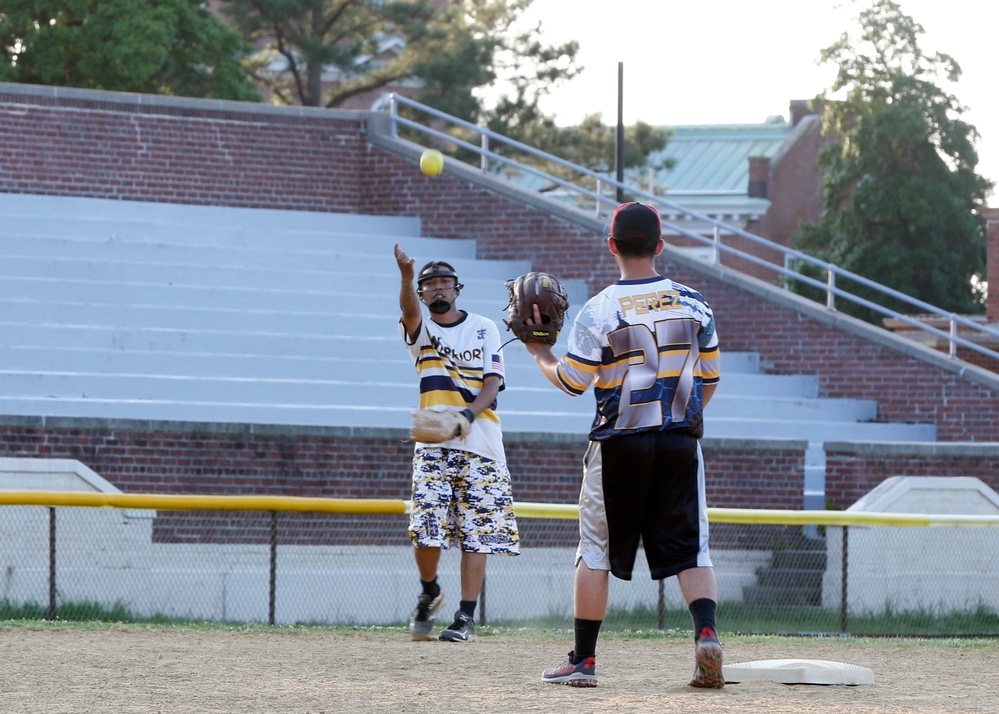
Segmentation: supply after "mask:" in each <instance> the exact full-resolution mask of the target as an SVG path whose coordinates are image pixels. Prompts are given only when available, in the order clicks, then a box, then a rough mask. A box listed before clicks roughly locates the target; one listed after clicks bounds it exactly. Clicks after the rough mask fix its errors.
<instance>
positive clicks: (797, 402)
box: [0, 194, 935, 442]
mask: <svg viewBox="0 0 999 714" xmlns="http://www.w3.org/2000/svg"><path fill="white" fill-rule="evenodd" d="M397 242H398V243H399V244H400V245H401V246H402V247H403V248H404V250H406V252H407V253H409V254H410V255H411V256H413V257H415V259H416V264H417V267H419V266H420V265H421V264H422V263H423V262H426V261H428V260H431V259H444V260H448V261H449V262H451V263H453V264H454V265H455V267H456V268H457V270H458V273H459V275H460V276H461V280H462V282H463V283H464V284H465V289H464V290H463V291H462V295H461V298H460V299H459V307H462V308H464V309H467V310H470V311H474V312H478V313H481V314H483V315H486V316H487V317H490V318H492V319H494V320H495V321H496V322H497V323H498V324H499V325H500V326H501V328H502V326H503V325H502V318H503V317H504V311H503V308H504V306H505V305H506V288H505V287H504V281H505V280H507V279H508V278H512V277H514V276H516V275H518V274H520V273H523V272H526V271H528V270H530V269H531V267H532V266H531V265H530V264H529V263H527V262H526V261H486V260H478V259H476V258H475V254H476V247H475V241H474V240H472V239H469V240H444V239H438V238H434V237H430V236H425V235H423V232H422V230H421V226H420V223H419V220H418V219H415V218H401V217H385V216H365V215H353V214H330V213H304V212H291V211H276V210H258V209H240V208H220V207H207V206H182V205H173V204H160V203H140V202H126V201H115V200H104V199H79V198H66V197H44V196H29V195H22V194H0V251H2V254H3V261H2V262H0V335H2V337H0V413H2V414H7V415H23V416H45V417H51V416H73V417H98V418H114V419H131V418H135V419H149V420H168V421H170V420H176V421H185V422H192V421H193V422H231V423H251V424H295V425H313V426H372V427H408V425H409V422H410V416H409V414H410V411H412V409H413V408H414V407H415V406H416V403H417V400H418V393H417V384H416V376H415V370H414V368H413V366H412V364H411V363H410V360H409V357H408V353H407V352H406V350H405V348H404V347H403V345H402V344H401V342H400V339H399V337H398V333H397V326H396V324H397V321H398V318H399V308H398V294H399V274H398V270H397V268H396V264H395V258H394V256H393V252H392V249H393V244H395V243H397ZM535 267H538V268H539V269H543V266H535ZM567 287H568V289H569V292H570V300H571V303H572V308H571V309H570V315H569V317H570V319H571V317H572V316H574V315H575V313H576V311H577V310H578V309H579V307H580V306H581V305H582V303H583V302H584V301H585V299H586V297H587V294H586V288H585V285H583V284H582V283H579V282H574V281H567ZM508 334H509V333H508ZM510 336H511V337H512V334H511V335H510ZM722 337H723V338H724V333H723V334H722ZM560 345H561V343H560ZM505 353H506V362H507V389H506V390H505V391H504V392H502V393H501V395H500V403H499V407H500V416H501V418H502V419H503V424H504V429H505V430H506V431H508V432H517V431H526V432H542V433H544V432H573V433H584V432H585V431H586V430H587V429H588V427H589V424H590V421H591V420H592V417H593V409H594V407H593V397H592V394H589V393H588V394H586V395H584V396H582V397H578V398H572V397H569V396H567V395H563V394H561V393H560V392H558V391H556V390H555V389H554V388H553V387H552V386H551V385H550V384H549V383H548V382H547V381H546V380H545V379H544V378H543V377H542V376H541V374H540V372H539V371H538V369H537V368H536V367H535V365H534V363H533V360H531V358H530V356H529V355H528V354H527V352H526V350H525V349H524V348H523V347H522V346H520V345H519V344H517V343H512V344H511V345H509V346H508V347H507V348H506V350H505ZM722 368H723V379H722V383H721V386H720V387H719V389H718V392H717V394H716V396H715V398H714V400H713V401H712V403H711V406H710V407H709V409H708V414H707V417H706V420H705V428H706V433H707V435H709V436H715V437H745V438H782V439H787V438H791V439H807V440H808V441H811V442H822V441H832V440H858V441H933V440H934V439H935V430H934V428H933V427H932V426H931V425H913V424H893V423H873V422H871V420H872V419H874V418H875V416H876V414H877V404H876V402H875V401H874V400H869V399H826V398H819V397H818V379H817V378H816V377H813V376H806V375H768V374H764V373H763V372H762V370H761V366H760V360H759V357H758V355H755V354H751V353H726V352H724V351H723V357H722Z"/></svg>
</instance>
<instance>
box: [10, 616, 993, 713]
mask: <svg viewBox="0 0 999 714" xmlns="http://www.w3.org/2000/svg"><path fill="white" fill-rule="evenodd" d="M568 646H569V645H568V643H563V641H562V640H561V639H552V638H551V637H549V638H547V639H530V638H526V637H522V636H520V635H516V636H514V635H487V636H482V637H480V638H479V641H478V642H476V643H473V644H468V645H465V644H452V643H444V642H409V641H408V640H407V639H406V637H405V635H404V634H402V632H401V631H400V634H399V636H398V637H396V636H394V635H390V634H388V635H387V634H384V633H375V634H372V633H358V634H353V633H348V634H339V633H331V632H328V631H322V632H316V631H308V630H298V631H295V632H289V633H283V632H273V631H263V632H258V631H215V630H213V631H197V630H190V629H184V630H167V629H144V628H141V627H135V626H131V627H104V628H101V629H93V630H84V629H79V628H54V629H53V628H33V627H8V628H0V687H2V688H0V707H2V709H3V711H6V712H20V713H22V714H30V713H33V712H46V714H50V713H52V712H116V713H126V712H171V713H177V712H185V713H186V712H212V713H219V714H228V713H230V712H231V713H233V714H236V713H237V712H238V713H239V714H247V713H248V712H268V713H270V712H296V713H315V714H318V713H320V712H387V711H391V712H434V713H435V714H437V713H440V712H490V713H492V712H570V711H571V712H580V713H586V712H614V714H623V713H625V712H652V711H655V712H694V711H707V712H711V713H712V714H725V713H728V712H765V713H766V714H778V713H782V712H788V713H791V712H793V713H794V714H811V713H815V712H824V713H827V714H828V713H831V714H847V713H848V712H849V714H857V713H858V712H878V713H879V714H894V713H899V714H901V713H903V712H905V713H908V712H940V714H944V713H945V712H946V713H948V714H950V713H953V712H995V711H997V709H999V648H997V647H996V645H995V644H994V643H982V642H978V643H976V642H961V641H957V642H954V641H949V642H937V641H933V642H926V641H917V640H830V639H809V638H771V639H762V638H756V639H746V638H742V639H738V638H737V639H733V640H732V641H730V642H727V643H725V656H726V661H727V662H731V663H735V662H745V661H751V660H763V659H798V658H801V659H823V660H831V661H836V662H847V663H850V664H856V665H860V666H864V667H868V668H870V669H871V670H873V672H874V677H875V683H874V684H873V685H869V686H868V685H865V686H859V687H843V686H815V685H796V686H788V685H781V684H776V683H773V682H753V683H743V684H731V685H729V686H726V687H725V688H724V689H722V690H696V689H693V688H691V687H689V686H687V685H686V682H687V679H688V677H689V674H690V670H691V669H692V661H693V660H692V646H691V645H690V643H688V642H679V641H674V640H648V639H642V640H627V639H617V638H608V639H607V640H605V641H601V643H600V647H599V651H598V656H597V674H598V676H599V677H600V686H599V687H597V688H596V689H573V688H570V687H564V686H558V685H551V684H543V683H542V682H540V681H539V676H538V675H539V673H540V671H541V670H542V669H543V668H544V667H546V666H550V665H552V664H556V663H558V662H559V661H561V659H562V658H563V656H564V654H565V650H567V649H568Z"/></svg>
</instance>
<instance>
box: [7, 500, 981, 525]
mask: <svg viewBox="0 0 999 714" xmlns="http://www.w3.org/2000/svg"><path fill="white" fill-rule="evenodd" d="M0 506H49V507H53V506H79V507H90V508H100V507H106V508H149V509H154V510H164V511H169V510H174V511H186V510H203V511H297V512H315V513H364V514H373V515H378V514H398V515H405V514H408V513H409V510H410V502H409V501H405V500H402V499H399V500H396V499H387V498H304V497H298V496H260V495H253V496H222V495H219V496H210V495H199V494H157V493H147V494H140V493H97V492H90V491H0ZM515 510H516V512H517V516H518V517H521V518H552V519H559V520H575V519H577V518H578V517H579V508H578V507H577V506H576V505H575V504H557V503H534V502H530V501H518V502H516V503H515ZM708 518H709V519H710V521H711V522H712V523H746V524H753V523H759V524H768V525H788V526H803V525H821V526H910V527H927V526H999V516H980V515H954V514H931V513H860V512H852V511H792V510H778V509H756V508H709V509H708Z"/></svg>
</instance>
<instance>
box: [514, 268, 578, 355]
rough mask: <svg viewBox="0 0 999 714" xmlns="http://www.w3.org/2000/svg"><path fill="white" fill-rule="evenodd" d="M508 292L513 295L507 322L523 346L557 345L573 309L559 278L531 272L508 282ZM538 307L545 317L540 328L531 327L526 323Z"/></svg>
mask: <svg viewBox="0 0 999 714" xmlns="http://www.w3.org/2000/svg"><path fill="white" fill-rule="evenodd" d="M506 289H507V290H508V291H509V293H510V304H509V305H507V306H506V310H507V319H506V320H504V322H505V323H506V326H507V329H509V330H510V331H511V332H513V334H514V335H516V337H517V339H518V340H520V341H521V342H544V343H545V344H549V345H554V344H555V340H557V339H558V333H559V332H561V331H562V324H563V322H564V321H565V313H566V310H568V309H569V296H568V295H567V294H566V292H565V287H563V285H562V283H560V282H559V281H558V278H556V277H555V276H554V275H549V274H548V273H535V272H531V273H527V274H526V275H521V276H520V277H519V278H514V279H513V280H507V281H506ZM534 305H537V306H538V310H539V312H540V313H541V324H540V325H528V324H527V322H526V320H527V319H528V318H532V317H533V316H534V310H533V306H534Z"/></svg>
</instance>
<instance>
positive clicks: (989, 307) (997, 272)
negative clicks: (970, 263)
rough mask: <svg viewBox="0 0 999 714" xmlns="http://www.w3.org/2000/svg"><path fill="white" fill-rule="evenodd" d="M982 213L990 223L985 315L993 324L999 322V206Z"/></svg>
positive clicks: (986, 261)
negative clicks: (987, 291)
mask: <svg viewBox="0 0 999 714" xmlns="http://www.w3.org/2000/svg"><path fill="white" fill-rule="evenodd" d="M982 215H984V216H985V219H986V220H987V221H988V223H989V238H988V248H987V252H986V254H985V265H986V271H985V277H986V280H988V281H989V297H988V299H987V300H986V301H985V317H986V318H987V319H988V321H989V323H990V324H992V323H996V322H999V208H986V209H984V210H983V211H982Z"/></svg>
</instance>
